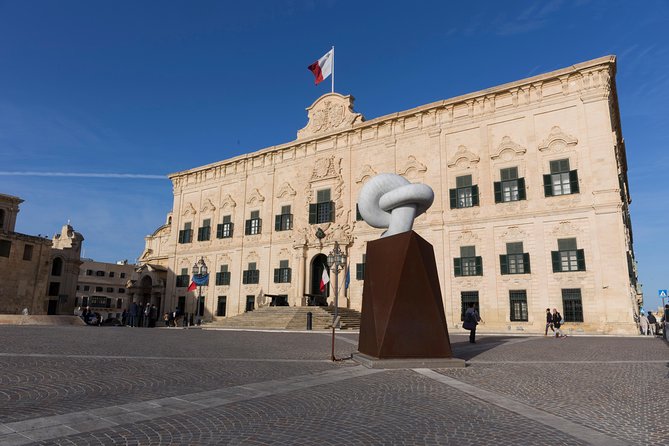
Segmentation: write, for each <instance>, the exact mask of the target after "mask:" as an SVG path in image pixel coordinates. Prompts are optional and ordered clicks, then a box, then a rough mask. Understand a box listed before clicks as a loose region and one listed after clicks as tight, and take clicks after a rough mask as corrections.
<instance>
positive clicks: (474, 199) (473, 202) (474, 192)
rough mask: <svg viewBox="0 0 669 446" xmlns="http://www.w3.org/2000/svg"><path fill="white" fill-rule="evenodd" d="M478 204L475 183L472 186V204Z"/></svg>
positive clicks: (477, 190)
mask: <svg viewBox="0 0 669 446" xmlns="http://www.w3.org/2000/svg"><path fill="white" fill-rule="evenodd" d="M478 205H479V187H478V186H477V185H476V184H475V185H473V186H472V206H478Z"/></svg>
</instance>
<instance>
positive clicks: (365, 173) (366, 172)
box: [355, 164, 376, 184]
mask: <svg viewBox="0 0 669 446" xmlns="http://www.w3.org/2000/svg"><path fill="white" fill-rule="evenodd" d="M373 176H376V170H374V169H372V166H370V165H369V164H365V165H364V166H363V167H362V169H361V170H360V174H358V178H356V179H355V182H356V183H358V184H360V183H364V182H366V181H367V180H369V179H370V178H372V177H373Z"/></svg>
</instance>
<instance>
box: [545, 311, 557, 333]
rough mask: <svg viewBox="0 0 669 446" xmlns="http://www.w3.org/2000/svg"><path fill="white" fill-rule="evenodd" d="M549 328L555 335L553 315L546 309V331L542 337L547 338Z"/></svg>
mask: <svg viewBox="0 0 669 446" xmlns="http://www.w3.org/2000/svg"><path fill="white" fill-rule="evenodd" d="M549 328H550V329H551V331H552V332H553V333H555V329H553V315H552V314H551V309H550V308H546V331H545V332H544V336H548V329H549Z"/></svg>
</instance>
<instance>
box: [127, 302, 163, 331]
mask: <svg viewBox="0 0 669 446" xmlns="http://www.w3.org/2000/svg"><path fill="white" fill-rule="evenodd" d="M121 318H122V320H121V323H122V324H123V325H127V326H129V327H155V326H156V321H157V320H158V307H156V306H155V305H151V304H150V303H148V302H147V303H146V304H144V305H142V304H137V303H136V302H133V303H131V304H130V307H129V308H128V309H127V310H123V314H122V315H121Z"/></svg>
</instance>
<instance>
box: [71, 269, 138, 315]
mask: <svg viewBox="0 0 669 446" xmlns="http://www.w3.org/2000/svg"><path fill="white" fill-rule="evenodd" d="M134 271H135V265H132V264H128V261H127V260H124V261H120V262H116V263H106V262H96V261H95V260H92V259H82V262H81V265H80V266H79V277H78V284H77V291H76V299H75V301H74V306H75V311H77V310H76V309H79V308H85V307H89V308H90V309H91V311H93V312H98V313H100V315H101V316H102V318H103V319H109V318H116V319H119V320H120V319H121V315H122V313H123V310H127V309H128V307H129V305H130V303H131V301H130V294H129V293H127V289H126V286H127V284H128V283H129V281H130V278H131V277H132V275H133V273H134Z"/></svg>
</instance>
